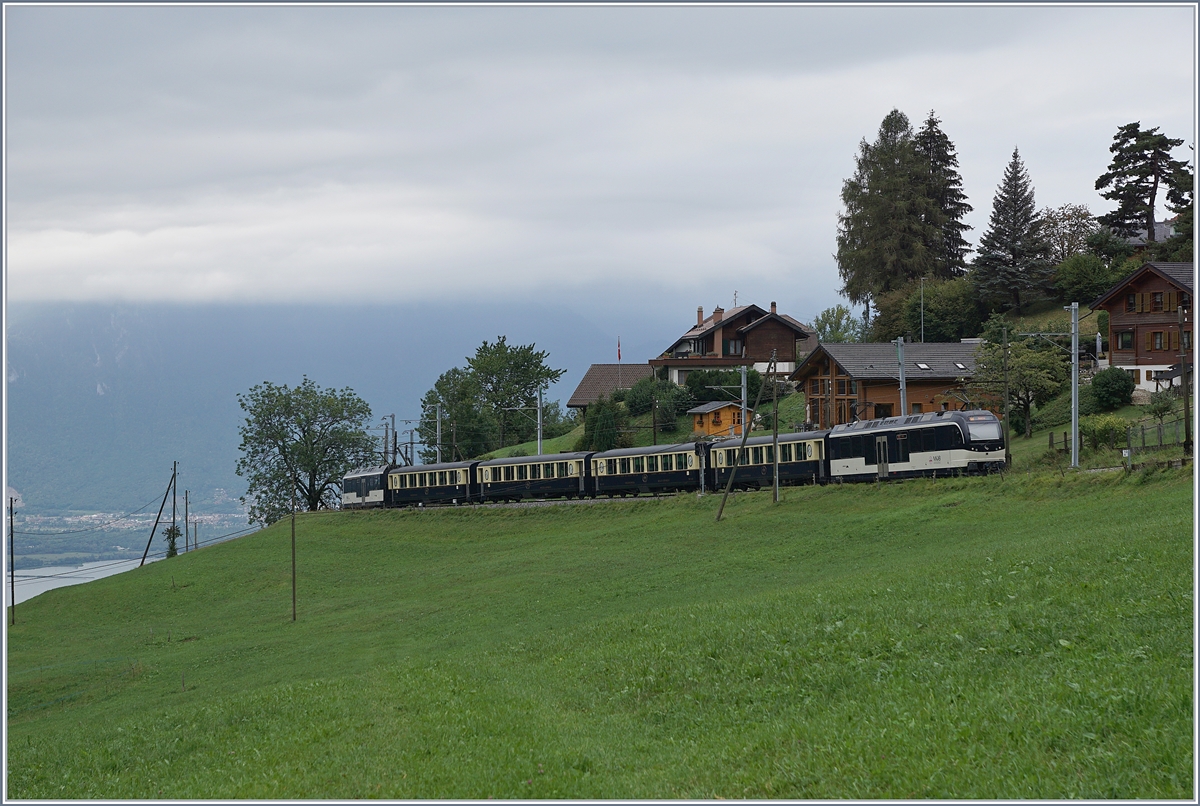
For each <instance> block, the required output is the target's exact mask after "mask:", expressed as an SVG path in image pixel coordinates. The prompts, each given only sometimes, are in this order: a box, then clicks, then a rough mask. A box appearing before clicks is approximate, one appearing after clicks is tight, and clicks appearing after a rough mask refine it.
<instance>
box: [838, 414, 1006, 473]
mask: <svg viewBox="0 0 1200 806" xmlns="http://www.w3.org/2000/svg"><path fill="white" fill-rule="evenodd" d="M826 442H827V443H828V452H829V465H828V467H829V478H830V479H832V480H838V481H872V480H877V479H902V478H911V477H915V476H938V475H960V474H967V475H976V474H982V473H992V472H999V471H1001V470H1003V469H1004V433H1003V430H1002V429H1001V427H1000V420H999V418H997V417H996V415H995V414H992V413H991V412H990V411H983V410H976V411H936V412H929V413H927V414H912V415H908V416H905V417H888V418H886V419H882V420H864V421H861V422H857V423H848V424H845V425H835V426H834V427H833V428H832V429H831V430H830V431H829V434H828V435H827V437H826Z"/></svg>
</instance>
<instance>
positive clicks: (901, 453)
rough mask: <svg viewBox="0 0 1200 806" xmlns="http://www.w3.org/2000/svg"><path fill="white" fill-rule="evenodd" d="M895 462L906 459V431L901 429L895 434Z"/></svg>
mask: <svg viewBox="0 0 1200 806" xmlns="http://www.w3.org/2000/svg"><path fill="white" fill-rule="evenodd" d="M895 461H897V462H907V461H908V432H907V431H901V432H900V433H899V434H897V435H896V458H895Z"/></svg>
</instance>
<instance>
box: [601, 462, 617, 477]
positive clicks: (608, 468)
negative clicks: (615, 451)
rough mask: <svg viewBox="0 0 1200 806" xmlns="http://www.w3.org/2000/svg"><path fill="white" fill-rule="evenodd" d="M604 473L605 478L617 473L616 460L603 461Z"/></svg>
mask: <svg viewBox="0 0 1200 806" xmlns="http://www.w3.org/2000/svg"><path fill="white" fill-rule="evenodd" d="M604 472H605V475H607V476H611V475H613V474H615V473H616V472H617V460H616V459H605V460H604Z"/></svg>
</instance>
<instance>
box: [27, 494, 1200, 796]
mask: <svg viewBox="0 0 1200 806" xmlns="http://www.w3.org/2000/svg"><path fill="white" fill-rule="evenodd" d="M717 504H718V499H717V498H716V497H715V496H707V497H704V498H697V497H696V496H692V495H688V496H680V497H676V498H672V499H665V500H642V501H627V502H613V503H597V504H593V505H558V506H547V507H536V508H519V509H514V508H486V509H482V508H481V509H466V508H463V509H445V510H436V511H424V512H420V511H404V512H361V513H328V514H319V515H309V516H305V517H302V518H300V519H299V521H298V538H297V543H298V557H299V620H298V621H297V622H296V623H292V622H291V621H290V618H291V611H290V581H291V577H290V565H289V562H290V549H289V532H288V528H287V524H280V525H277V526H276V527H273V528H272V529H269V530H266V531H264V532H261V533H259V534H257V535H255V536H253V537H250V538H245V539H241V540H237V541H234V542H232V543H228V544H224V545H220V546H216V547H212V548H209V549H205V550H202V551H200V552H196V553H193V554H187V555H182V556H180V557H178V558H176V559H173V560H171V561H168V562H161V563H156V564H154V565H152V566H148V567H146V568H143V569H140V570H138V571H136V572H131V573H128V574H122V575H120V576H117V577H111V578H108V579H104V580H98V581H96V582H92V583H89V584H87V585H81V586H76V587H71V588H62V589H58V590H55V591H51V592H49V593H47V594H43V595H42V596H39V597H37V598H35V599H33V600H31V601H30V602H29V603H28V604H23V605H21V606H20V608H19V610H18V623H17V625H16V627H15V628H12V629H11V630H10V633H9V636H10V638H9V660H8V662H9V668H8V672H9V675H8V686H9V689H8V694H9V700H8V708H9V711H8V727H9V733H8V776H9V777H8V787H9V789H8V795H9V797H13V798H85V797H88V798H94V797H103V798H157V797H162V798H197V797H207V798H239V797H253V798H303V797H314V798H367V797H384V798H429V797H460V798H487V797H508V798H552V797H558V798H561V797H573V798H583V797H605V798H648V797H659V798H668V797H670V798H712V797H727V798H730V797H756V798H764V797H787V798H904V797H938V798H998V797H1005V798H1065V797H1085V798H1135V797H1137V798H1190V797H1192V796H1193V794H1194V792H1193V779H1192V770H1193V762H1192V735H1193V731H1192V674H1193V672H1192V670H1193V657H1192V613H1193V602H1192V590H1193V580H1192V575H1191V569H1192V554H1193V544H1192V516H1191V512H1192V477H1191V474H1190V472H1189V471H1159V472H1147V473H1141V474H1134V475H1132V476H1128V477H1127V476H1125V475H1124V474H1119V473H1113V474H1076V475H1067V476H1066V477H1062V476H1059V475H1058V474H1041V475H1036V476H1028V477H1027V476H1025V475H1024V474H1009V475H1008V476H1005V477H988V478H982V479H961V480H958V479H953V480H951V479H946V480H938V481H936V482H934V481H917V482H906V483H903V484H884V485H878V486H876V485H860V486H844V487H839V486H829V487H816V488H814V487H806V488H792V489H787V490H785V492H784V500H783V502H782V503H781V504H780V505H779V506H773V505H772V504H771V501H770V496H769V494H765V493H764V494H743V495H738V496H735V497H734V498H733V499H731V501H730V503H729V505H728V506H727V508H726V517H725V520H724V521H723V522H722V523H720V524H715V523H714V522H713V516H714V514H715V510H716V507H717Z"/></svg>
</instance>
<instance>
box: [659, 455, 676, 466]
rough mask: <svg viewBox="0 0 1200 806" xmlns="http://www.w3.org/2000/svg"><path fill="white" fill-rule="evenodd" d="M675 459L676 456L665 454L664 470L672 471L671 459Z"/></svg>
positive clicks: (663, 460) (663, 457) (663, 459)
mask: <svg viewBox="0 0 1200 806" xmlns="http://www.w3.org/2000/svg"><path fill="white" fill-rule="evenodd" d="M673 457H674V454H670V453H666V454H663V456H662V469H663V470H670V469H671V464H672V463H671V459H672V458H673Z"/></svg>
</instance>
